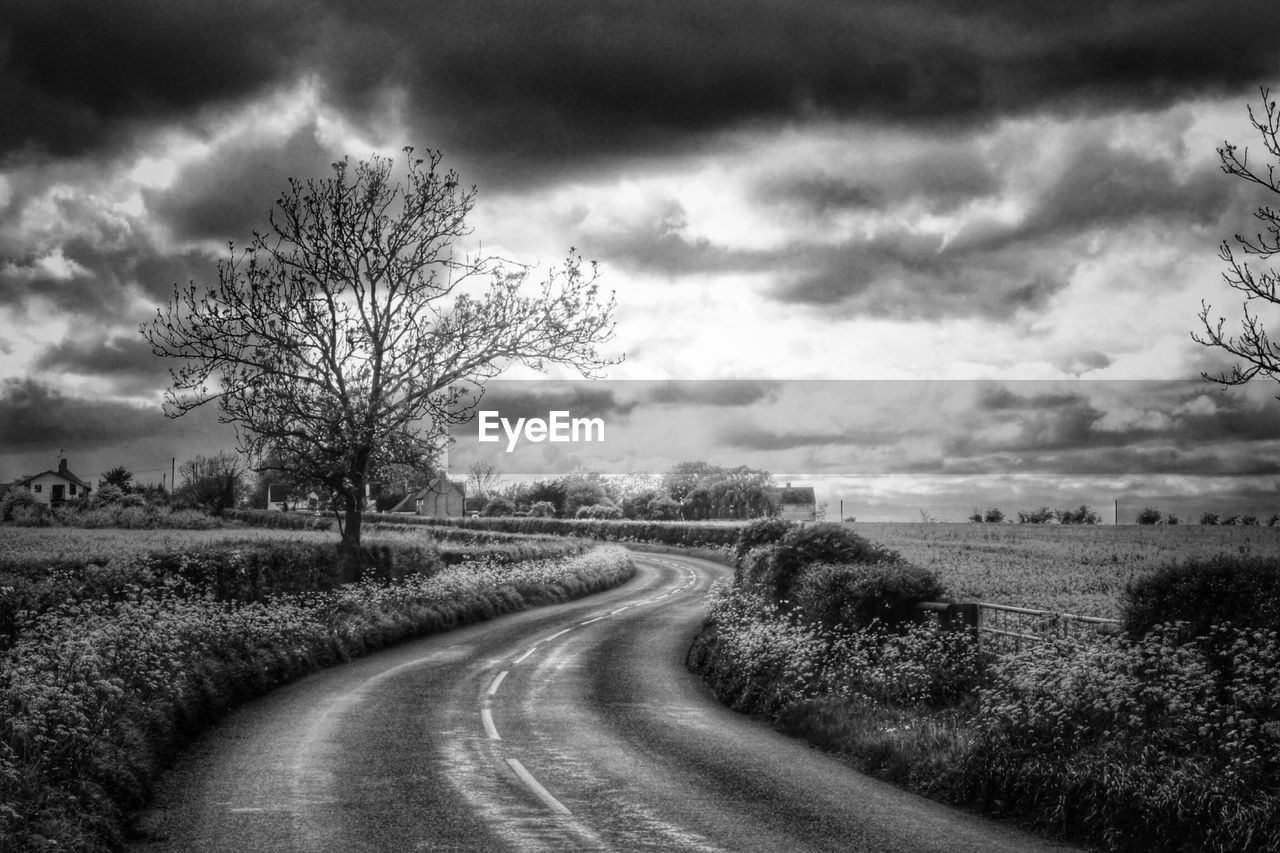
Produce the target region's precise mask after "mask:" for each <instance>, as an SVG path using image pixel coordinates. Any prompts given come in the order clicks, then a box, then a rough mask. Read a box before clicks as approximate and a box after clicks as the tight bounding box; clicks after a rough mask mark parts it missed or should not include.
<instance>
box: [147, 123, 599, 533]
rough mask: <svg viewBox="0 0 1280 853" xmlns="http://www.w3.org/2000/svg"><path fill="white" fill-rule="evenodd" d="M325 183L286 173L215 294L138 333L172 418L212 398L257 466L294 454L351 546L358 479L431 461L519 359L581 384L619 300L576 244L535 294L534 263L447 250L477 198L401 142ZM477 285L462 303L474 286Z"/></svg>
mask: <svg viewBox="0 0 1280 853" xmlns="http://www.w3.org/2000/svg"><path fill="white" fill-rule="evenodd" d="M405 154H406V157H405V160H406V169H405V171H404V173H403V176H402V177H399V178H397V177H396V176H395V175H394V174H393V162H392V160H390V159H389V158H383V157H373V158H370V159H369V160H365V161H361V162H360V163H358V164H357V165H355V166H354V167H352V166H349V164H348V161H347V160H345V159H344V160H342V161H341V162H338V163H335V164H334V166H333V169H334V176H333V177H331V178H327V179H323V180H308V181H306V182H305V183H304V182H302V181H299V180H297V179H290V181H289V189H288V191H286V192H285V193H283V194H282V195H281V197H280V198H279V199H278V201H277V202H276V207H275V209H274V210H273V211H272V213H271V217H270V226H271V227H270V229H269V231H268V232H267V233H265V234H264V233H258V232H254V235H253V240H252V241H251V243H250V245H249V248H248V249H246V250H243V251H241V252H239V253H237V252H236V251H235V248H234V247H232V248H231V251H230V257H229V258H228V259H227V260H225V261H222V262H221V263H219V265H218V282H217V284H216V285H214V286H212V287H210V288H207V289H205V288H198V287H197V286H196V285H195V284H194V283H192V284H191V285H189V286H187V287H185V288H184V287H178V286H175V288H174V296H173V300H172V301H171V302H170V304H169V305H168V307H167V308H166V309H164V310H158V311H157V312H156V317H155V318H154V319H153V320H152V322H150V323H149V324H146V325H144V326H143V327H142V332H143V335H144V336H145V337H146V339H147V340H148V341H149V342H150V344H151V347H152V350H153V352H155V353H156V355H159V356H164V357H169V358H174V359H180V360H181V365H180V366H179V367H176V368H174V369H172V370H171V371H170V373H171V375H172V377H173V384H172V386H171V387H170V389H169V390H168V392H167V394H166V412H167V413H168V414H169V415H170V416H171V417H177V416H179V415H182V414H184V413H186V412H188V411H191V410H192V409H194V408H196V407H198V406H201V405H204V404H205V403H207V402H210V401H211V400H217V401H218V402H219V405H220V407H221V420H222V421H223V422H225V423H232V424H234V425H235V426H236V429H237V434H238V435H239V437H240V443H241V449H242V451H244V452H245V453H246V454H247V455H249V456H250V457H251V458H253V459H263V458H268V457H270V458H273V459H274V460H276V461H277V463H279V460H287V464H288V466H289V467H291V468H292V469H293V470H292V471H291V473H292V474H293V475H294V476H296V477H297V479H299V480H300V481H302V482H308V483H315V484H317V485H319V486H322V487H324V488H327V489H328V490H329V491H330V492H331V493H332V494H333V496H334V498H335V504H336V506H337V507H338V517H339V522H340V526H341V527H342V537H343V542H344V544H348V545H356V544H359V542H360V528H361V519H362V514H363V510H364V507H365V484H366V482H368V480H369V478H370V476H371V473H373V472H376V471H378V470H380V469H382V468H384V467H385V466H388V465H393V464H405V465H411V466H415V467H419V468H422V467H425V463H424V460H429V459H430V458H432V457H434V456H435V455H436V454H437V453H438V452H439V450H440V448H441V447H442V445H443V443H444V442H445V441H447V428H448V426H449V425H450V424H457V423H461V422H463V421H465V420H466V419H467V417H468V416H469V413H470V409H471V408H473V407H474V405H475V403H476V402H478V400H479V395H480V394H481V393H483V386H484V383H485V381H486V380H487V379H489V378H492V377H493V376H495V375H497V374H499V373H500V372H501V371H502V370H503V369H505V368H506V367H507V366H509V365H510V364H511V363H513V362H522V363H524V364H526V365H529V366H531V367H533V368H535V369H539V370H541V369H544V368H545V367H546V366H547V365H548V364H563V365H570V366H573V367H575V368H576V369H577V370H578V371H579V372H580V373H581V374H582V375H584V376H588V377H592V376H596V375H599V372H600V371H601V370H602V369H603V368H604V367H605V366H606V365H608V364H612V363H616V361H617V360H618V359H609V358H605V357H602V356H601V355H600V354H599V353H598V351H597V347H598V345H599V344H601V343H603V342H606V341H608V340H610V339H611V338H612V336H613V329H614V323H613V319H612V315H613V310H614V304H615V303H614V300H613V298H612V297H610V298H609V299H607V300H605V299H603V298H602V296H601V294H600V293H599V287H598V283H597V270H596V267H595V264H594V263H592V264H584V262H583V261H582V259H581V258H580V257H579V256H578V255H577V254H576V253H575V252H574V250H572V249H571V250H570V254H569V257H568V259H567V260H566V262H565V263H564V265H563V266H561V267H559V268H556V269H552V270H551V271H550V272H549V273H548V274H547V276H546V278H545V279H544V280H543V281H541V282H540V283H535V282H534V281H532V280H531V276H530V273H531V269H530V268H529V267H527V266H523V265H513V264H511V263H510V262H504V261H502V260H501V259H497V258H493V257H485V256H464V255H461V254H460V253H455V245H454V244H455V241H456V240H458V239H459V238H461V237H464V236H465V235H467V234H469V233H470V228H469V227H468V226H467V224H466V219H467V216H468V214H469V213H470V212H471V209H472V207H473V205H474V203H475V196H476V190H475V187H472V188H470V189H463V188H462V187H460V186H459V183H458V176H457V175H456V174H455V173H454V172H452V171H448V172H444V171H442V170H441V169H440V160H441V156H440V153H439V152H430V153H429V155H428V157H427V159H425V160H423V159H420V158H417V157H415V156H414V153H413V149H411V148H407V149H405ZM480 281H485V282H487V287H486V289H484V290H483V291H482V292H480V293H478V294H475V295H473V294H472V293H470V292H468V287H467V285H470V284H473V283H477V282H480Z"/></svg>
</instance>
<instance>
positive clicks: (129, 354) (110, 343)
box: [35, 331, 170, 391]
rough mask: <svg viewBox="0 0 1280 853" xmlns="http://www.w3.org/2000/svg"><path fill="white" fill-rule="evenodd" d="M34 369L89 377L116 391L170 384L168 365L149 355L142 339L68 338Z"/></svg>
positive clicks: (118, 336) (44, 354) (49, 350)
mask: <svg viewBox="0 0 1280 853" xmlns="http://www.w3.org/2000/svg"><path fill="white" fill-rule="evenodd" d="M35 367H36V369H37V370H45V371H50V372H57V373H73V374H77V375H81V376H89V377H93V378H97V379H100V380H103V381H104V382H109V383H112V384H114V385H116V386H117V390H130V391H132V390H145V389H152V390H159V389H161V388H164V387H166V386H168V385H169V383H170V377H169V374H168V371H167V367H168V365H167V364H166V362H165V360H164V359H160V358H157V357H156V356H155V355H154V354H152V352H151V345H150V344H148V343H147V342H146V341H145V340H143V338H142V336H141V335H139V334H137V333H136V332H135V333H132V334H114V335H110V336H105V335H96V334H92V333H90V334H86V333H84V332H83V331H80V332H74V333H72V334H70V335H68V336H67V337H66V338H64V339H63V340H61V341H59V342H58V343H57V344H54V345H53V346H51V347H49V348H47V349H46V350H45V351H44V352H42V353H41V354H40V355H39V357H38V358H37V359H36V362H35Z"/></svg>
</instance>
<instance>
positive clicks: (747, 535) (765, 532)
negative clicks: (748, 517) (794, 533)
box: [733, 518, 795, 565]
mask: <svg viewBox="0 0 1280 853" xmlns="http://www.w3.org/2000/svg"><path fill="white" fill-rule="evenodd" d="M794 527H795V524H793V523H792V522H790V521H787V520H786V519H783V518H757V519H756V520H755V521H753V522H751V523H750V524H748V525H747V526H746V527H744V528H742V530H741V531H739V532H738V541H737V542H735V543H734V546H733V562H734V565H737V564H739V563H740V562H741V561H742V558H743V557H745V556H746V554H747V552H748V551H750V550H751V549H753V548H759V547H760V546H761V545H772V544H773V543H775V542H778V541H780V540H781V539H782V537H784V536H786V535H787V533H789V532H790V531H791V530H792V529H793V528H794Z"/></svg>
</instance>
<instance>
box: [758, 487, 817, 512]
mask: <svg viewBox="0 0 1280 853" xmlns="http://www.w3.org/2000/svg"><path fill="white" fill-rule="evenodd" d="M769 502H770V503H771V504H773V506H774V509H776V510H777V513H778V517H779V518H784V519H786V520H787V521H817V519H818V499H817V496H816V495H815V494H814V492H813V486H793V485H791V484H790V483H787V485H786V486H784V487H782V488H780V489H769Z"/></svg>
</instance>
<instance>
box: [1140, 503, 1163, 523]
mask: <svg viewBox="0 0 1280 853" xmlns="http://www.w3.org/2000/svg"><path fill="white" fill-rule="evenodd" d="M1160 518H1161V515H1160V510H1158V509H1156V508H1155V507H1150V506H1149V507H1144V508H1143V510H1142V511H1141V512H1139V513H1138V523H1139V524H1159V523H1160Z"/></svg>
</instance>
